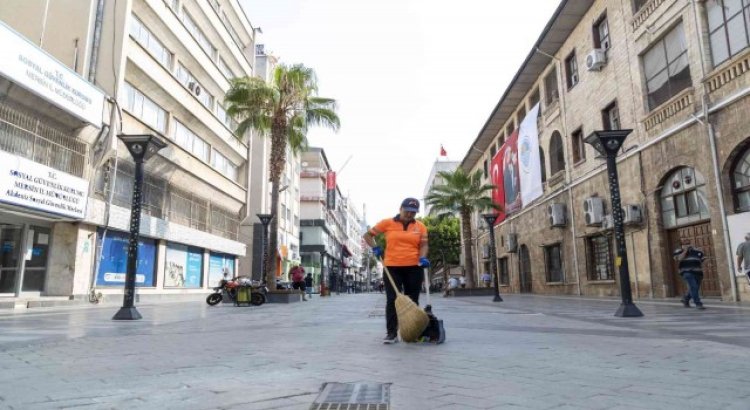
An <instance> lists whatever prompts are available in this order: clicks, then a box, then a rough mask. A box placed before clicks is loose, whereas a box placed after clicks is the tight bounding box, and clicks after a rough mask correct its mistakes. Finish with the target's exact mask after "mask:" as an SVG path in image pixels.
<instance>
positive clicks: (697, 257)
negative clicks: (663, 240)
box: [674, 238, 706, 310]
mask: <svg viewBox="0 0 750 410" xmlns="http://www.w3.org/2000/svg"><path fill="white" fill-rule="evenodd" d="M681 243H682V246H681V247H680V248H679V249H676V250H675V251H674V258H675V259H676V260H677V262H678V269H679V271H680V275H681V276H682V279H683V280H684V281H685V283H686V284H687V286H688V291H687V293H686V294H685V296H683V297H682V304H683V305H684V306H685V307H690V300H691V299H692V300H693V303H695V307H696V308H697V309H701V310H703V309H705V307H704V306H703V302H701V297H700V288H701V282H703V260H704V259H706V256H705V255H704V254H703V251H701V250H700V249H698V248H694V247H693V246H692V245H690V240H689V239H687V238H683V239H682V240H681Z"/></svg>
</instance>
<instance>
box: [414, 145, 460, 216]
mask: <svg viewBox="0 0 750 410" xmlns="http://www.w3.org/2000/svg"><path fill="white" fill-rule="evenodd" d="M459 164H460V162H458V161H451V160H449V159H448V157H443V156H441V157H438V159H436V160H435V163H434V164H432V169H431V170H430V176H429V177H427V183H426V184H425V186H424V195H423V197H422V198H426V197H427V195H428V194H429V193H430V190H431V189H432V187H433V186H436V185H442V184H443V183H444V182H445V181H443V178H442V177H441V176H440V175H438V174H439V173H440V172H453V171H455V170H456V168H458V165H459ZM430 210H431V207H430V205H429V204H428V203H427V202H424V212H423V214H424V215H429V214H430Z"/></svg>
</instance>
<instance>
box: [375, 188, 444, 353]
mask: <svg viewBox="0 0 750 410" xmlns="http://www.w3.org/2000/svg"><path fill="white" fill-rule="evenodd" d="M417 212H419V201H418V200H417V199H415V198H406V199H404V200H403V201H402V202H401V208H400V209H399V213H398V215H396V216H395V217H392V218H386V219H383V220H382V221H380V222H378V223H377V224H376V225H375V226H374V227H372V229H370V230H369V231H368V232H367V233H365V235H364V236H363V239H364V241H365V243H367V244H368V245H369V246H370V247H371V248H372V252H373V254H375V256H377V257H379V258H380V257H382V256H383V249H381V248H380V247H379V246H377V244H376V243H375V237H376V236H378V235H380V234H384V235H385V243H386V246H385V260H384V261H383V263H384V264H385V266H386V267H387V268H388V271H389V272H390V273H391V276H393V281H394V282H395V284H396V287H398V288H399V290H401V291H403V293H404V294H406V295H407V296H409V298H411V300H413V301H414V303H416V304H419V292H420V290H421V289H422V280H423V272H422V269H423V268H427V267H429V266H430V261H429V260H428V259H427V251H428V244H427V227H426V226H425V225H424V224H423V223H422V222H420V221H417V220H416V219H414V217H415V216H416V215H417ZM385 294H386V304H385V325H386V330H387V334H386V336H385V339H383V343H385V344H392V343H396V342H397V341H398V339H397V336H396V335H397V332H398V318H397V316H396V306H395V300H396V292H395V290H394V289H393V286H392V285H391V282H390V281H388V280H386V281H385Z"/></svg>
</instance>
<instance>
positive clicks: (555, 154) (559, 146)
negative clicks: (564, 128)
mask: <svg viewBox="0 0 750 410" xmlns="http://www.w3.org/2000/svg"><path fill="white" fill-rule="evenodd" d="M549 166H550V176H552V175H555V174H557V173H558V172H560V171H562V170H564V169H565V155H564V154H563V143H562V136H560V133H559V132H557V131H555V132H554V133H553V134H552V138H551V139H550V142H549Z"/></svg>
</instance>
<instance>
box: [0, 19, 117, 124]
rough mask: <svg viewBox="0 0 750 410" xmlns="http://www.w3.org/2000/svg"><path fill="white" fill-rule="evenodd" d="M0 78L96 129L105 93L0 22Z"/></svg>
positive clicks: (100, 121)
mask: <svg viewBox="0 0 750 410" xmlns="http://www.w3.org/2000/svg"><path fill="white" fill-rule="evenodd" d="M0 44H2V45H3V57H2V58H0V75H2V76H3V77H6V78H7V79H9V80H10V81H13V82H14V83H16V84H18V85H20V86H22V87H23V88H25V89H27V90H29V91H31V92H33V93H35V94H37V95H38V96H40V97H42V98H44V99H45V100H47V101H49V102H50V103H52V104H54V105H56V106H58V107H60V108H62V109H64V110H66V111H68V112H70V113H71V114H72V115H74V116H76V117H78V118H80V119H81V120H83V121H86V122H88V123H89V124H92V125H94V126H96V127H101V125H102V113H103V111H104V92H102V90H100V89H98V88H97V87H95V86H94V85H93V84H91V83H89V82H88V81H86V80H85V79H83V77H81V76H80V75H78V73H76V72H75V71H73V70H71V69H70V68H68V67H67V66H65V65H64V64H62V63H60V62H59V61H57V60H56V59H55V58H53V57H52V56H50V55H49V54H47V53H46V52H45V51H44V50H42V49H40V48H39V47H37V46H36V45H35V44H34V43H32V42H30V41H29V40H27V39H26V38H25V37H23V36H22V35H20V34H18V33H17V32H15V31H14V30H13V29H11V28H10V27H8V26H7V25H5V24H4V23H3V22H2V21H0Z"/></svg>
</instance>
